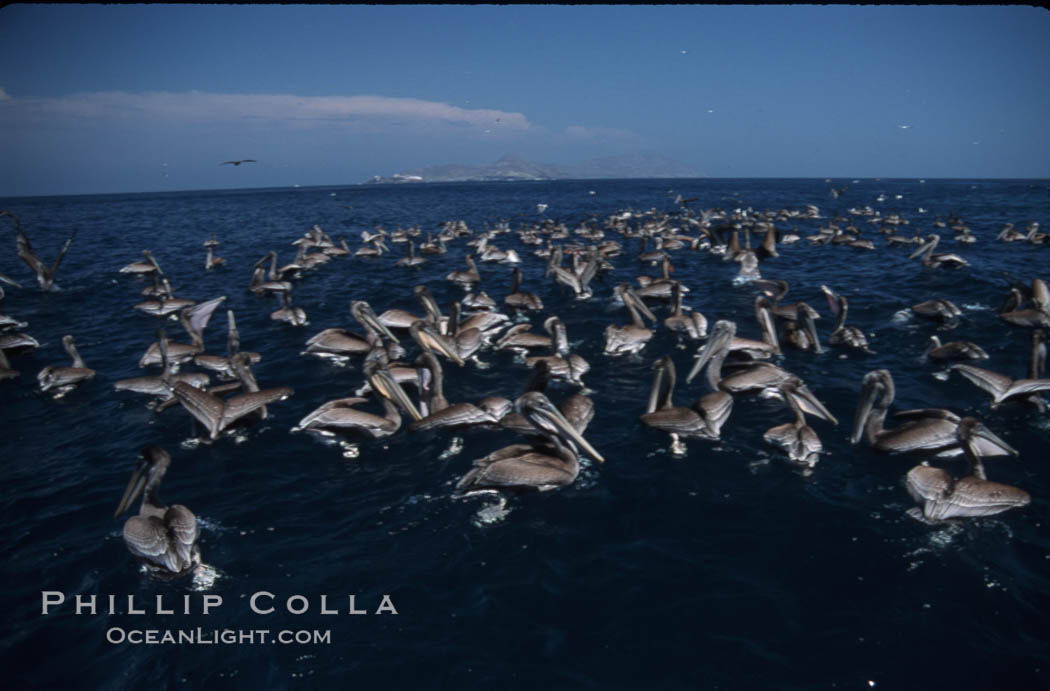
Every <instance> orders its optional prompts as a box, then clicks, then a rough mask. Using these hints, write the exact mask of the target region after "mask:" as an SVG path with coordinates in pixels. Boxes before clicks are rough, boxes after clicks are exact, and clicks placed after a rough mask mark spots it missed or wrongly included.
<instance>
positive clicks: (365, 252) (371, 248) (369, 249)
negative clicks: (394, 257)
mask: <svg viewBox="0 0 1050 691" xmlns="http://www.w3.org/2000/svg"><path fill="white" fill-rule="evenodd" d="M365 242H368V243H369V244H368V245H367V246H365V247H361V248H360V249H358V250H357V251H356V252H354V256H355V257H379V256H382V254H383V252H389V251H390V248H389V247H387V244H386V243H385V242H384V241H383V238H382V236H375V237H373V238H372V239H371V240H366V241H365Z"/></svg>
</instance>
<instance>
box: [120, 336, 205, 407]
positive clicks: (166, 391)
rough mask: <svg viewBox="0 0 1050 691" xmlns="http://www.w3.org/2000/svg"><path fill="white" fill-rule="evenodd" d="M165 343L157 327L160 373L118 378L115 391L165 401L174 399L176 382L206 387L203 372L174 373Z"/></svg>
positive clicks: (166, 338)
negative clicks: (173, 388)
mask: <svg viewBox="0 0 1050 691" xmlns="http://www.w3.org/2000/svg"><path fill="white" fill-rule="evenodd" d="M167 343H168V336H167V334H166V333H165V332H164V329H158V330H157V344H158V346H159V350H160V363H161V368H162V373H161V374H160V375H158V376H149V377H132V378H130V379H120V380H118V381H116V382H114V384H113V388H114V389H115V390H116V391H131V392H134V393H141V394H146V395H148V396H156V397H157V398H158V399H160V401H162V402H165V401H171V400H174V394H173V393H172V390H171V387H172V386H173V385H174V384H175V383H177V382H182V383H184V384H186V385H187V386H192V387H193V388H195V389H204V388H205V387H207V386H208V384H209V383H210V382H211V379H210V377H209V376H208V375H207V374H205V373H203V372H186V373H181V374H175V371H174V370H175V369H176V368H177V365H173V364H172V363H170V362H169V361H168V349H167ZM158 412H159V411H158Z"/></svg>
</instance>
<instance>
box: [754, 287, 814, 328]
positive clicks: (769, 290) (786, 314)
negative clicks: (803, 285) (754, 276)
mask: <svg viewBox="0 0 1050 691" xmlns="http://www.w3.org/2000/svg"><path fill="white" fill-rule="evenodd" d="M754 285H755V287H757V288H758V289H759V290H761V291H762V294H763V295H765V296H766V297H768V298H769V299H770V300H772V303H770V305H769V311H770V312H772V313H773V316H774V317H780V318H781V319H787V320H790V321H795V320H797V319H798V306H799V305H800V304H804V303H799V302H793V303H789V304H781V301H782V300H783V299H784V297H785V296H786V295H787V294H788V290H790V288H791V286H790V284H789V283H788V282H787V281H784V280H782V279H776V280H774V279H769V280H767V279H764V278H763V279H760V280H758V281H755V284H754ZM814 318H815V319H820V315H819V314H818V315H816V317H814Z"/></svg>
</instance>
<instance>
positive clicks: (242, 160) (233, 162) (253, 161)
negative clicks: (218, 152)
mask: <svg viewBox="0 0 1050 691" xmlns="http://www.w3.org/2000/svg"><path fill="white" fill-rule="evenodd" d="M227 163H232V164H233V165H235V166H239V165H241V164H242V163H258V161H256V160H255V159H254V158H242V159H241V160H239V161H223V162H222V163H220V164H219V165H220V166H224V165H226V164H227Z"/></svg>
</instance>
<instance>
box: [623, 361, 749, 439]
mask: <svg viewBox="0 0 1050 691" xmlns="http://www.w3.org/2000/svg"><path fill="white" fill-rule="evenodd" d="M653 367H654V369H655V374H654V375H653V384H652V388H651V389H650V391H649V404H648V406H647V408H646V411H645V413H644V414H642V415H641V417H640V418H639V419H640V420H641V421H642V424H644V425H647V426H649V427H652V428H654V429H658V430H662V431H664V432H667V433H668V434H670V435H671V449H672V452H673V453H676V454H682V453H684V452H685V446H684V445H683V444H681V442H680V441H679V439H680V438H681V437H685V438H693V439H707V440H710V441H717V440H718V439H719V438H720V436H721V433H722V426H723V425H724V424H725V422H726V420H728V419H729V414H730V413H731V412H732V410H733V397H732V396H731V395H729V394H728V393H726V392H724V391H713V392H711V393H709V394H707V395H705V396H703V397H701V398H699V399H697V401H696V402H695V403H694V404H693V406H692V407H690V408H686V407H683V406H675V405H674V404H673V403H672V396H673V394H674V385H675V379H676V377H675V366H674V361H673V360H671V358H670V356H664V357H662V358H660V359H658V360H657V361H656V362H655V363H654V364H653Z"/></svg>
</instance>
